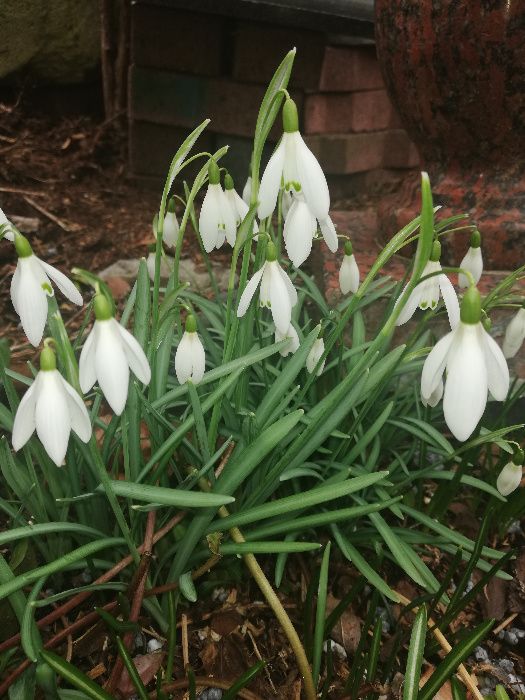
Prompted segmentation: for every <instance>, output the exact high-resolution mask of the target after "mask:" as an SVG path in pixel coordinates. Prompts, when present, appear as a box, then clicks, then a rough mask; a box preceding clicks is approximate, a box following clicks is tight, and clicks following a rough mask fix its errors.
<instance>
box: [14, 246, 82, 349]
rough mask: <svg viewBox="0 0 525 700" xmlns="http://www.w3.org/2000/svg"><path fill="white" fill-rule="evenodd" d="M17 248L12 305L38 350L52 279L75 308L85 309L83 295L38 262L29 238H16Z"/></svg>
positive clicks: (69, 281)
mask: <svg viewBox="0 0 525 700" xmlns="http://www.w3.org/2000/svg"><path fill="white" fill-rule="evenodd" d="M15 248H16V252H17V254H18V264H17V266H16V270H15V274H14V275H13V278H12V280H11V301H12V302H13V306H14V309H15V311H16V313H17V314H18V315H19V316H20V322H21V324H22V328H23V329H24V333H25V334H26V336H27V339H28V340H29V342H30V343H31V344H32V345H34V346H35V347H36V346H38V345H39V344H40V341H41V340H42V336H43V335H44V328H45V326H46V320H47V297H48V296H53V288H52V286H51V281H50V279H51V280H53V282H54V283H55V284H56V286H57V287H58V288H59V289H60V291H61V292H62V294H63V295H64V296H65V297H66V298H67V299H69V301H71V302H73V304H77V305H78V306H82V304H83V301H82V295H81V294H80V292H79V291H78V289H77V288H76V287H75V285H74V284H73V282H71V280H69V279H68V278H67V277H66V276H65V275H64V274H63V273H62V272H60V271H59V270H57V269H56V268H54V267H52V266H51V265H48V264H47V263H45V262H44V261H43V260H40V258H37V256H36V255H35V254H34V253H33V251H32V249H31V246H30V245H29V242H28V240H27V238H25V237H24V236H22V235H21V234H19V233H17V234H16V236H15Z"/></svg>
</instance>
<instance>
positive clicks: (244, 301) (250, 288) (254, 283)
mask: <svg viewBox="0 0 525 700" xmlns="http://www.w3.org/2000/svg"><path fill="white" fill-rule="evenodd" d="M265 267H266V264H265V265H263V266H262V267H261V269H260V270H257V272H255V273H254V275H253V277H252V278H251V280H250V281H249V282H248V284H247V285H246V287H245V288H244V291H243V293H242V295H241V298H240V301H239V306H238V307H237V317H238V318H241V316H244V314H245V313H246V312H247V311H248V307H249V306H250V302H251V300H252V298H253V295H254V294H255V291H256V289H257V287H258V286H259V282H260V281H261V277H262V276H263V272H264V268H265Z"/></svg>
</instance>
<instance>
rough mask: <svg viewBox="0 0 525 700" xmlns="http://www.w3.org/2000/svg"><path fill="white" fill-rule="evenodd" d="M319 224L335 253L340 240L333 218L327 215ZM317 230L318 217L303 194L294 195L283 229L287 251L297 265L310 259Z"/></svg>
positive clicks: (330, 248) (325, 239) (329, 246)
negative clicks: (312, 211) (311, 210)
mask: <svg viewBox="0 0 525 700" xmlns="http://www.w3.org/2000/svg"><path fill="white" fill-rule="evenodd" d="M319 225H320V227H321V233H322V235H323V238H324V241H325V243H326V245H327V246H328V249H329V250H330V251H331V252H332V253H335V252H336V250H337V245H338V241H337V233H336V231H335V226H334V224H333V223H332V220H331V219H330V217H329V216H327V217H326V218H325V219H324V220H323V221H320V222H319ZM316 232H317V219H316V218H315V216H314V215H313V214H312V213H311V212H310V209H309V208H308V205H307V204H306V201H305V199H304V197H303V195H302V194H301V193H300V192H299V193H298V194H296V195H295V196H294V197H293V201H292V204H291V206H290V209H289V211H288V212H287V214H286V220H285V224H284V230H283V238H284V245H285V247H286V253H287V255H288V257H289V258H290V260H291V261H292V262H293V264H294V265H295V267H300V266H301V265H302V264H303V263H304V261H305V260H307V259H308V256H309V255H310V253H311V251H312V244H313V238H314V236H315V234H316Z"/></svg>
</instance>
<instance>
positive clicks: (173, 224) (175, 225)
mask: <svg viewBox="0 0 525 700" xmlns="http://www.w3.org/2000/svg"><path fill="white" fill-rule="evenodd" d="M178 237H179V222H178V220H177V215H176V213H175V198H174V197H171V198H170V200H169V202H168V211H167V212H166V216H165V217H164V225H163V227H162V240H163V242H164V243H165V244H166V245H167V246H168V247H169V248H176V247H177V240H178Z"/></svg>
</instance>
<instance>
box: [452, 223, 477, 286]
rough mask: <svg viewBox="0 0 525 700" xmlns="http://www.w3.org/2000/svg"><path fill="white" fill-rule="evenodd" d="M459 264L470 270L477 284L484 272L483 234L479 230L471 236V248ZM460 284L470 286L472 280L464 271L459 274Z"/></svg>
mask: <svg viewBox="0 0 525 700" xmlns="http://www.w3.org/2000/svg"><path fill="white" fill-rule="evenodd" d="M459 266H460V267H462V268H463V269H464V270H468V271H469V272H470V274H471V275H472V277H473V278H474V282H475V283H476V284H477V283H478V282H479V280H480V279H481V275H482V273H483V256H482V254H481V235H480V233H479V231H478V230H476V231H474V232H473V233H472V235H471V236H470V248H469V249H468V250H467V252H466V254H465V257H464V258H463V260H462V261H461V263H460V265H459ZM458 284H459V286H460V287H461V288H462V289H464V288H465V287H469V286H470V281H469V280H468V278H467V276H466V275H464V274H463V273H462V272H460V273H459V275H458Z"/></svg>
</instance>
